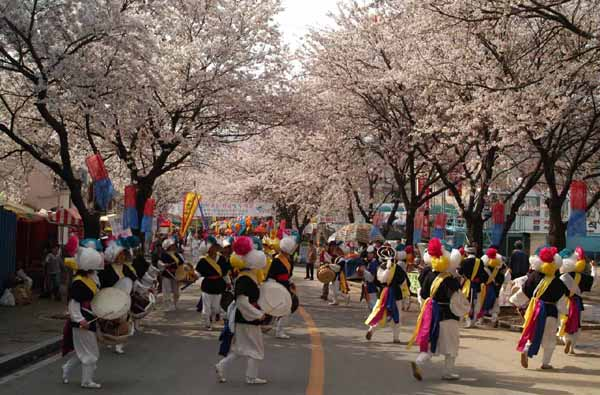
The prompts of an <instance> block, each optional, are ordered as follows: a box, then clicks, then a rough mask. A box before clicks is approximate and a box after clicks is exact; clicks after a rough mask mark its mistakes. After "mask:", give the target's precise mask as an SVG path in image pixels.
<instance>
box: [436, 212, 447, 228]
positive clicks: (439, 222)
mask: <svg viewBox="0 0 600 395" xmlns="http://www.w3.org/2000/svg"><path fill="white" fill-rule="evenodd" d="M447 219H448V215H446V214H444V213H439V214H437V215H436V216H435V222H434V228H435V229H444V228H445V227H446V221H447Z"/></svg>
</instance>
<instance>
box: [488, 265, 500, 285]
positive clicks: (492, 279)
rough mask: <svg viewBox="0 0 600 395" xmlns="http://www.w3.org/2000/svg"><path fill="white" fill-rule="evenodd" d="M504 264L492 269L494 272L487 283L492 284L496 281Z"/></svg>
mask: <svg viewBox="0 0 600 395" xmlns="http://www.w3.org/2000/svg"><path fill="white" fill-rule="evenodd" d="M501 266H502V265H498V266H496V267H495V268H494V271H492V274H491V276H490V278H488V280H487V283H486V284H488V285H489V284H491V283H493V282H494V280H495V279H496V276H497V275H498V272H499V271H500V267H501Z"/></svg>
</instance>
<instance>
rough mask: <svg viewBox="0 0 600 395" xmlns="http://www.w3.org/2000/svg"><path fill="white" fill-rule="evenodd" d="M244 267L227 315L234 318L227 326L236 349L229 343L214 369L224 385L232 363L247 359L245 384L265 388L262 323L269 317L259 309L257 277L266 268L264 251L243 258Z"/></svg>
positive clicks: (236, 283) (255, 251) (254, 251)
mask: <svg viewBox="0 0 600 395" xmlns="http://www.w3.org/2000/svg"><path fill="white" fill-rule="evenodd" d="M244 263H245V267H244V268H243V269H241V271H240V274H239V276H238V278H237V280H236V282H235V304H233V303H232V305H233V306H231V307H230V311H229V312H228V313H232V314H231V315H232V316H233V317H235V318H233V317H232V318H231V319H230V320H229V323H228V325H229V328H230V334H231V333H233V345H231V343H229V344H228V345H231V347H230V348H229V347H224V348H225V350H224V352H223V353H222V355H224V356H225V358H224V359H222V360H221V361H220V362H219V363H217V365H216V366H215V368H216V372H217V377H218V380H219V382H220V383H225V382H226V381H227V380H226V378H225V373H226V370H227V368H228V367H229V365H230V364H231V362H233V361H234V360H235V359H237V358H239V357H245V358H247V359H248V367H247V368H246V383H247V384H266V383H267V380H263V379H261V378H259V377H258V367H259V363H260V361H262V360H263V359H264V356H265V347H264V344H263V334H262V331H261V323H262V322H263V321H264V319H265V318H266V316H265V313H264V312H263V311H262V310H261V308H260V307H259V305H258V301H259V297H260V288H259V286H258V279H257V277H256V276H257V272H258V271H259V270H261V269H262V268H264V267H265V266H266V264H267V259H266V256H265V254H264V253H263V252H262V251H257V250H253V251H252V252H251V253H250V254H248V255H247V256H245V257H244ZM229 328H226V329H229ZM229 342H231V340H229ZM222 348H223V347H222Z"/></svg>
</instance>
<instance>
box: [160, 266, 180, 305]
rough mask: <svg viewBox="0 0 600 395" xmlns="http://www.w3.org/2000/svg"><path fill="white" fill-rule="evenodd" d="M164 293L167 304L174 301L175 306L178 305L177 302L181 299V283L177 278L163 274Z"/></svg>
mask: <svg viewBox="0 0 600 395" xmlns="http://www.w3.org/2000/svg"><path fill="white" fill-rule="evenodd" d="M162 293H163V297H164V301H165V303H166V304H167V305H169V304H171V303H172V306H173V307H174V308H175V307H177V302H178V301H179V285H178V284H177V280H175V279H174V278H171V277H170V276H169V275H168V274H163V277H162ZM171 298H172V299H171Z"/></svg>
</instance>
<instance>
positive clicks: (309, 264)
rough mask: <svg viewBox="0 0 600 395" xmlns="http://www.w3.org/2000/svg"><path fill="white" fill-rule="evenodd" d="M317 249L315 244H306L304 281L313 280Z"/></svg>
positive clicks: (310, 242)
mask: <svg viewBox="0 0 600 395" xmlns="http://www.w3.org/2000/svg"><path fill="white" fill-rule="evenodd" d="M317 255H318V254H317V248H316V247H315V242H314V241H313V240H310V241H309V242H308V251H307V254H306V277H305V279H310V280H314V279H315V263H316V262H317Z"/></svg>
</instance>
